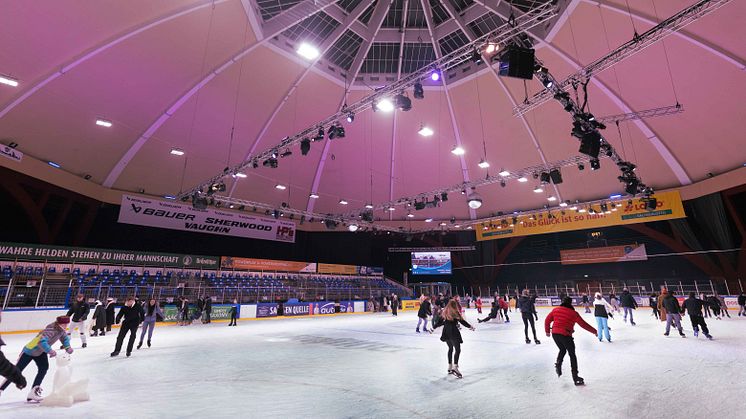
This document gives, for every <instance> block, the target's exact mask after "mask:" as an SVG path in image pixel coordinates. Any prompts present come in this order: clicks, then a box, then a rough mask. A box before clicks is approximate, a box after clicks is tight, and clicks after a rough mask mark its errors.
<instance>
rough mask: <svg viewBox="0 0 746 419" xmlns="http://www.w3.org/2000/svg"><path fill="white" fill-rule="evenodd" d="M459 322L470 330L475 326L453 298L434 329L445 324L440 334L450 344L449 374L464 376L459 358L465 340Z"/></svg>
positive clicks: (458, 376)
mask: <svg viewBox="0 0 746 419" xmlns="http://www.w3.org/2000/svg"><path fill="white" fill-rule="evenodd" d="M459 323H461V324H462V325H463V326H464V327H468V328H469V329H470V330H474V327H473V326H472V325H470V324H469V323H468V322H467V321H466V320H464V318H463V316H461V310H460V308H459V306H458V304H457V303H456V301H455V300H451V301H449V302H448V305H446V308H444V309H443V313H442V316H441V317H440V318H439V320H438V322H437V323H435V325H434V326H433V330H435V329H437V328H439V327H440V326H443V333H442V334H441V336H440V340H441V341H443V342H445V343H446V345H448V374H453V375H455V376H456V377H457V378H462V377H463V375H462V374H461V371H459V369H458V360H459V356H460V355H461V344H462V343H464V341H463V339H462V338H461V332H460V331H459V330H458V324H459ZM454 352H455V353H454Z"/></svg>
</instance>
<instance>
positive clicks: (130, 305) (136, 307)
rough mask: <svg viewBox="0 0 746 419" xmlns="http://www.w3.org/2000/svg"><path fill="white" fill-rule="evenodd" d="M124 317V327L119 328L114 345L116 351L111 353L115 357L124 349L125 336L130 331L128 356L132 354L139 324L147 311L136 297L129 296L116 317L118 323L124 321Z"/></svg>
mask: <svg viewBox="0 0 746 419" xmlns="http://www.w3.org/2000/svg"><path fill="white" fill-rule="evenodd" d="M122 317H124V321H123V322H122V327H121V328H120V329H119V334H118V335H117V344H116V346H115V347H114V352H112V353H111V356H113V357H114V356H117V355H119V352H120V351H121V350H122V343H123V342H124V338H125V336H127V333H128V332H129V334H130V339H129V342H127V356H130V355H131V354H132V347H133V346H134V345H135V335H136V334H137V326H139V325H140V323H141V322H142V320H143V318H145V311H144V310H143V308H142V306H141V305H140V304H137V303H135V297H129V298H127V302H126V303H125V304H124V306H123V307H122V308H120V309H119V314H117V319H116V323H117V324H119V322H120V321H122Z"/></svg>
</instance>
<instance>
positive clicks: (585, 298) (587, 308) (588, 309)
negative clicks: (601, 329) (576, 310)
mask: <svg viewBox="0 0 746 419" xmlns="http://www.w3.org/2000/svg"><path fill="white" fill-rule="evenodd" d="M581 301H582V303H583V307H585V312H586V313H590V312H591V302H590V300H589V299H588V294H586V293H583V298H582V299H581Z"/></svg>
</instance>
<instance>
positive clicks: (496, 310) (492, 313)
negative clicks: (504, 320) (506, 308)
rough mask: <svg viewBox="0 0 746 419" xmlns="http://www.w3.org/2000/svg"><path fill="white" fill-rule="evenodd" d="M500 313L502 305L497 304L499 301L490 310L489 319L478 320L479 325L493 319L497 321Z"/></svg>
mask: <svg viewBox="0 0 746 419" xmlns="http://www.w3.org/2000/svg"><path fill="white" fill-rule="evenodd" d="M499 312H500V305H499V304H498V303H497V301H496V302H495V303H494V304H492V308H491V309H490V313H489V314H488V315H487V317H485V318H483V319H477V322H478V323H485V322H488V321H490V320H492V319H496V318H497V316H498V313H499Z"/></svg>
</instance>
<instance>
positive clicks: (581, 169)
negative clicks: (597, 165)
mask: <svg viewBox="0 0 746 419" xmlns="http://www.w3.org/2000/svg"><path fill="white" fill-rule="evenodd" d="M578 170H580V171H583V170H585V165H584V164H583V163H578Z"/></svg>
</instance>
